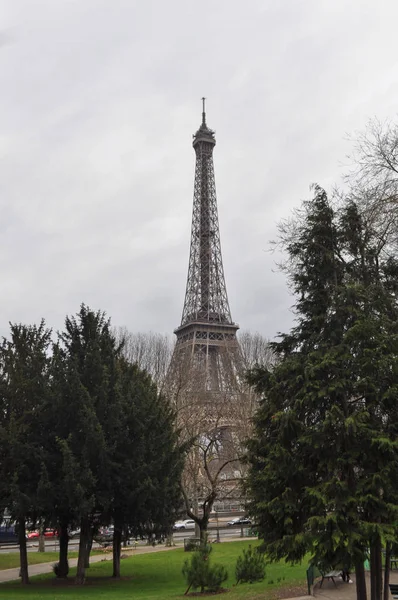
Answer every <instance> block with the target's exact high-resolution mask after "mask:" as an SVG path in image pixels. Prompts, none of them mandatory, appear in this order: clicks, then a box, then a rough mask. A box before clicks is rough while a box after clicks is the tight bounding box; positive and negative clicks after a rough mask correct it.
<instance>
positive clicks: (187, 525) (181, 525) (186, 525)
mask: <svg viewBox="0 0 398 600" xmlns="http://www.w3.org/2000/svg"><path fill="white" fill-rule="evenodd" d="M173 529H174V530H179V529H195V521H194V520H193V519H185V521H177V523H174V526H173Z"/></svg>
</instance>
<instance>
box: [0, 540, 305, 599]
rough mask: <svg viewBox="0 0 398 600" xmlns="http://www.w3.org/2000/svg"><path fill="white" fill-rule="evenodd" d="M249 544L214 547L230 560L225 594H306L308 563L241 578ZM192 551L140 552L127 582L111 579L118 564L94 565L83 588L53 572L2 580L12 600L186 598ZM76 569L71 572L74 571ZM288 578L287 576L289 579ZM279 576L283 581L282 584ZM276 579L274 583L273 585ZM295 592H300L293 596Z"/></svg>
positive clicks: (126, 571) (218, 557)
mask: <svg viewBox="0 0 398 600" xmlns="http://www.w3.org/2000/svg"><path fill="white" fill-rule="evenodd" d="M248 545H249V542H228V543H224V544H220V545H214V546H213V552H212V561H213V562H220V563H222V564H224V565H225V566H226V567H227V569H228V572H229V575H230V577H229V579H228V581H227V582H226V584H225V585H226V587H228V588H230V590H231V591H230V592H229V593H228V594H227V596H225V598H228V600H235V599H243V598H244V599H245V600H254V599H260V598H267V597H271V596H275V591H276V588H280V587H281V586H289V587H296V586H298V585H303V589H302V592H301V593H305V569H306V566H305V565H301V566H300V565H298V566H293V567H292V566H289V565H285V564H282V563H279V564H276V565H268V566H267V576H266V578H265V580H264V581H263V582H261V583H256V584H252V585H250V584H244V585H243V584H240V585H239V586H236V587H233V584H234V582H235V578H234V575H235V573H234V571H235V563H236V559H237V557H238V555H239V554H241V552H242V549H243V548H244V547H247V546H248ZM188 556H189V555H188V554H186V553H184V551H183V550H182V549H177V550H171V551H170V552H159V553H156V552H154V553H151V554H142V555H136V556H133V557H131V558H128V559H125V560H123V561H122V580H121V581H114V580H112V579H111V578H110V575H111V573H112V565H111V563H110V562H105V563H97V564H93V565H92V567H90V570H89V573H88V579H87V582H86V585H85V586H84V587H83V588H77V587H76V586H74V585H73V583H70V584H67V585H65V584H63V583H60V582H57V581H56V580H55V579H54V577H53V576H52V575H51V576H49V575H42V576H39V577H35V578H34V579H33V580H32V585H30V586H28V587H26V588H23V587H22V586H21V585H20V584H19V583H18V584H16V583H13V584H2V585H1V587H0V596H1V597H7V600H8V599H10V600H22V599H25V598H29V600H43V599H49V600H50V599H51V600H62V599H64V598H70V599H73V600H82V599H83V598H84V599H86V598H88V599H90V600H91V599H94V598H95V599H96V598H98V599H102V598H104V599H105V598H107V599H109V598H111V600H122V599H123V600H128V599H131V598H134V599H135V600H161V599H163V598H176V597H181V596H183V594H184V592H185V589H186V584H185V581H184V579H183V577H182V574H181V567H182V564H183V562H184V560H185V559H186V558H187V557H188ZM74 571H75V570H74V569H72V570H71V575H73V573H74ZM283 577H284V578H285V579H284V580H283ZM278 579H280V581H279V582H278ZM271 580H273V583H269V582H270V581H271ZM293 595H294V594H293Z"/></svg>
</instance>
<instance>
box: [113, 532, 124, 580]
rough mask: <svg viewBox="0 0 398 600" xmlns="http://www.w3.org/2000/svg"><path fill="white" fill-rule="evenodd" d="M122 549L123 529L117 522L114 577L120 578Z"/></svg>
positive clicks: (114, 535)
mask: <svg viewBox="0 0 398 600" xmlns="http://www.w3.org/2000/svg"><path fill="white" fill-rule="evenodd" d="M121 547H122V528H121V525H120V524H118V523H117V522H116V521H115V529H114V531H113V573H112V577H116V578H117V579H119V578H120V553H121Z"/></svg>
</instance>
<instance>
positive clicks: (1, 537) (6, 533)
mask: <svg viewBox="0 0 398 600" xmlns="http://www.w3.org/2000/svg"><path fill="white" fill-rule="evenodd" d="M1 544H18V535H17V532H16V529H15V525H14V524H10V523H5V522H3V523H0V545H1Z"/></svg>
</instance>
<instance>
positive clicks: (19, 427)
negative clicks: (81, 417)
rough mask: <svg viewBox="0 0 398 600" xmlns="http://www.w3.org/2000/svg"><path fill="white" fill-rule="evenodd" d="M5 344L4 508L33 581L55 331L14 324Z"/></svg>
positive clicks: (1, 353)
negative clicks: (29, 546)
mask: <svg viewBox="0 0 398 600" xmlns="http://www.w3.org/2000/svg"><path fill="white" fill-rule="evenodd" d="M10 327H11V331H10V339H5V338H4V339H3V341H2V343H1V345H0V506H1V508H2V509H4V508H6V507H7V508H8V510H9V511H10V513H11V516H12V518H13V519H15V520H16V523H17V527H18V537H19V549H20V565H21V579H22V583H25V584H26V583H29V577H28V561H27V552H26V522H27V519H29V520H31V521H35V520H36V519H37V517H38V516H39V515H40V514H41V511H42V507H41V506H40V504H39V501H38V494H37V490H38V489H40V488H41V487H42V486H43V485H44V479H45V472H46V467H45V456H44V453H43V446H44V438H45V435H46V431H45V430H44V429H43V427H42V415H43V410H44V406H45V402H46V398H47V397H48V393H49V392H48V373H49V369H48V349H49V344H50V337H51V332H50V331H49V330H48V329H46V327H45V324H44V321H42V322H41V323H40V325H39V326H36V325H32V326H28V325H15V324H11V326H10Z"/></svg>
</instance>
